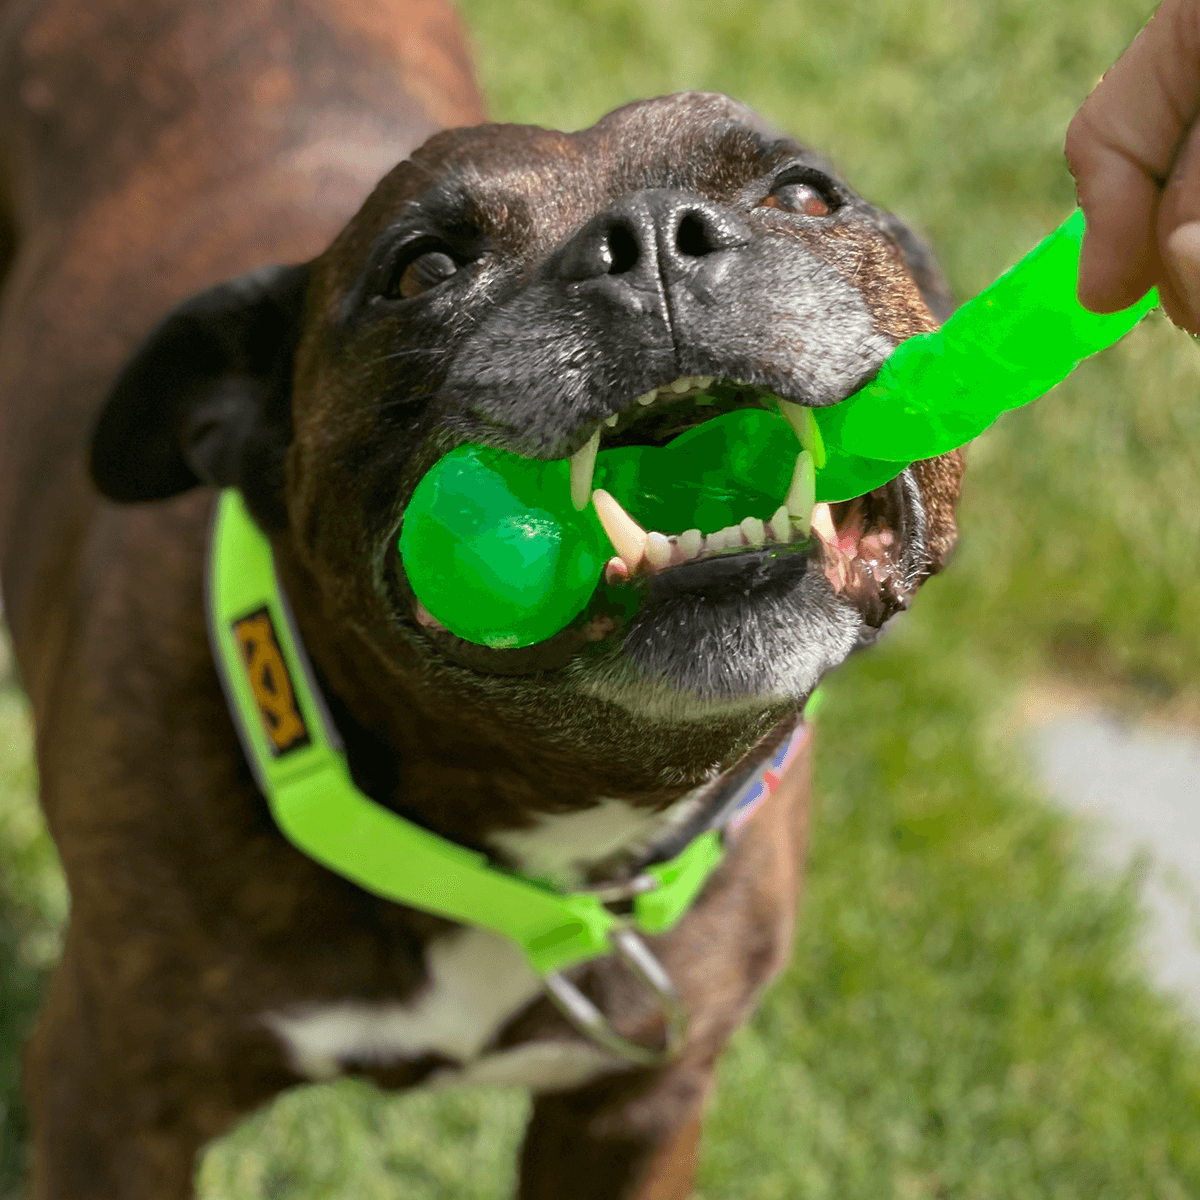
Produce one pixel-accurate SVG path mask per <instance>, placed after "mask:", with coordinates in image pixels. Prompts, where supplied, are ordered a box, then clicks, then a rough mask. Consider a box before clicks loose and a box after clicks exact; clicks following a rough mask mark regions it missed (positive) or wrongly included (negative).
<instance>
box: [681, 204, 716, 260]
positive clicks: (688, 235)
mask: <svg viewBox="0 0 1200 1200" xmlns="http://www.w3.org/2000/svg"><path fill="white" fill-rule="evenodd" d="M675 245H676V246H677V247H678V249H679V252H680V253H681V254H686V255H688V256H689V257H691V258H703V257H704V255H706V254H711V253H712V252H713V251H714V250H716V249H717V248H718V247H717V246H716V244H715V242H714V239H713V238H712V236H711V231H710V230H709V228H708V225H707V224H706V223H705V222H704V221H703V220H701V219H700V217H698V216H697V215H696V214H695V213H684V214H683V219H682V220H681V221H680V222H679V228H678V229H677V230H676V231H675Z"/></svg>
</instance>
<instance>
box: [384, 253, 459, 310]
mask: <svg viewBox="0 0 1200 1200" xmlns="http://www.w3.org/2000/svg"><path fill="white" fill-rule="evenodd" d="M457 270H458V263H457V262H455V261H454V259H453V258H452V257H451V256H450V255H449V254H448V253H447V252H446V251H445V250H442V249H439V248H437V247H436V246H428V245H427V246H426V247H425V248H424V249H419V250H417V251H416V253H414V254H409V255H406V256H405V257H404V258H403V259H401V261H400V262H398V263H397V264H396V269H395V270H394V271H393V272H392V277H391V279H390V280H389V281H388V285H387V287H386V288H385V289H384V295H385V296H387V297H388V299H389V300H411V299H413V297H414V296H419V295H421V293H422V292H427V291H429V290H430V289H431V288H435V287H437V286H438V284H440V283H445V282H446V280H447V279H449V278H450V276H451V275H453V274H454V273H455V272H456V271H457Z"/></svg>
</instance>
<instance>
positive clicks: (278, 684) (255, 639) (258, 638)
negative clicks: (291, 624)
mask: <svg viewBox="0 0 1200 1200" xmlns="http://www.w3.org/2000/svg"><path fill="white" fill-rule="evenodd" d="M233 632H234V635H235V636H236V637H237V640H238V645H239V646H240V647H241V650H242V658H243V660H244V661H245V663H246V673H247V675H249V677H250V686H251V687H252V688H253V689H254V699H255V700H257V701H258V710H259V712H261V713H262V719H263V725H265V726H266V730H267V737H268V739H269V740H270V744H271V752H272V753H273V754H275V755H276V756H278V755H280V754H286V753H287V752H288V751H289V750H298V749H299V748H300V747H301V746H307V745H308V743H309V737H308V729H307V727H306V726H305V724H304V718H303V717H302V716H301V715H300V709H299V706H298V705H297V704H296V693H295V691H294V690H293V689H292V679H291V676H290V675H289V674H288V669H287V664H286V663H285V662H284V660H283V654H282V652H281V651H280V649H279V642H278V640H277V639H276V637H275V627H274V626H273V625H272V624H271V614H270V613H269V612H268V611H267V610H266V609H265V608H260V609H259V610H258V611H257V612H253V613H251V614H250V615H249V616H247V617H242V619H241V620H240V621H234V623H233Z"/></svg>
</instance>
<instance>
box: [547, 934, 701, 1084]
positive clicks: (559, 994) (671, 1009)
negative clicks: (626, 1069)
mask: <svg viewBox="0 0 1200 1200" xmlns="http://www.w3.org/2000/svg"><path fill="white" fill-rule="evenodd" d="M609 940H610V941H611V942H612V946H613V950H614V951H615V952H616V955H617V957H618V958H619V959H620V960H621V961H622V962H623V963H625V965H626V966H627V967H628V968H629V969H630V970H631V971H632V972H633V973H634V975H636V976H637V977H638V978H639V979H640V980H641V981H642V982H643V983H644V984H645V985H646V986H647V987H648V988H649V989H650V990H651V991H652V992H653V993H654V997H655V999H656V1000H657V1001H658V1003H659V1006H660V1007H661V1008H662V1011H663V1016H664V1017H665V1018H666V1023H667V1033H666V1042H665V1045H664V1046H663V1048H662V1049H661V1050H651V1049H650V1048H649V1047H648V1046H643V1045H641V1044H640V1043H638V1042H635V1041H632V1040H631V1039H629V1038H627V1037H623V1036H622V1035H621V1034H619V1033H618V1032H617V1031H616V1030H615V1029H614V1028H613V1027H612V1026H611V1025H610V1024H609V1023H608V1018H607V1017H606V1016H605V1015H604V1014H603V1013H602V1012H601V1011H600V1010H599V1009H598V1008H597V1007H596V1006H595V1005H594V1004H593V1003H592V1002H591V1001H590V1000H589V999H588V998H587V997H586V996H585V995H584V994H583V993H582V992H581V991H580V990H579V989H578V988H577V987H576V986H575V985H574V984H573V983H572V982H571V981H570V980H569V979H568V978H567V977H566V976H565V975H563V974H561V972H559V971H551V972H550V973H549V974H548V975H546V976H545V978H544V982H545V984H546V991H547V993H548V994H549V996H550V999H551V1000H553V1001H554V1003H555V1005H556V1006H557V1007H558V1009H559V1011H560V1012H562V1014H563V1015H564V1016H565V1017H566V1018H567V1020H568V1021H570V1022H571V1024H572V1025H574V1026H575V1028H576V1029H577V1030H579V1032H580V1033H582V1034H583V1035H584V1036H585V1037H587V1038H590V1039H591V1040H592V1041H593V1042H595V1043H596V1045H597V1046H603V1047H604V1049H605V1050H610V1051H611V1052H612V1053H613V1054H615V1055H617V1056H618V1057H619V1058H623V1059H625V1060H626V1061H627V1062H631V1063H636V1064H637V1065H638V1066H643V1067H652V1066H658V1065H660V1064H662V1063H665V1062H669V1061H670V1060H671V1059H672V1058H674V1057H675V1055H676V1054H678V1053H679V1050H680V1048H681V1047H682V1045H683V1040H684V1038H685V1036H686V1035H687V1027H688V1013H687V1008H686V1007H685V1006H684V1003H683V1000H682V999H681V998H680V996H679V993H678V992H677V991H676V990H675V985H674V984H673V983H672V982H671V977H670V976H669V975H668V974H667V972H666V970H665V969H664V968H663V965H662V963H660V962H659V961H658V959H657V958H655V957H654V955H653V954H652V953H651V951H650V947H649V946H647V945H646V943H645V942H643V941H642V939H641V938H640V937H638V935H637V934H636V933H634V931H633V930H632V929H629V928H628V927H627V926H618V927H617V928H616V929H614V930H613V931H612V933H610V934H609Z"/></svg>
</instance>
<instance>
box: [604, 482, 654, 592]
mask: <svg viewBox="0 0 1200 1200" xmlns="http://www.w3.org/2000/svg"><path fill="white" fill-rule="evenodd" d="M592 503H593V504H594V505H595V506H596V516H598V517H599V518H600V524H601V525H603V526H604V532H605V533H607V534H608V540H609V541H610V542H612V545H613V549H614V550H615V551H616V552H617V554H618V555H619V556H620V558H621V561H622V562H623V563H624V564H625V565H626V566H627V567H628V568H629V571H630V573H632V572H634V571H636V570H637V568H638V566H639V565H640V564H641V561H642V559H643V558H644V557H645V554H646V531H645V530H644V529H643V528H642V527H641V526H640V525H639V524H638V523H637V522H636V521H635V520H634V519H633V518H632V517H631V516H630V515H629V514H628V513H627V512H626V511H625V510H624V509H623V508H622V507H621V505H620V503H619V501H617V499H616V498H615V497H614V496H612V495H610V494H609V493H608V492H606V491H605V490H604V489H603V488H597V489H596V490H595V491H594V492H593V493H592Z"/></svg>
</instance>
